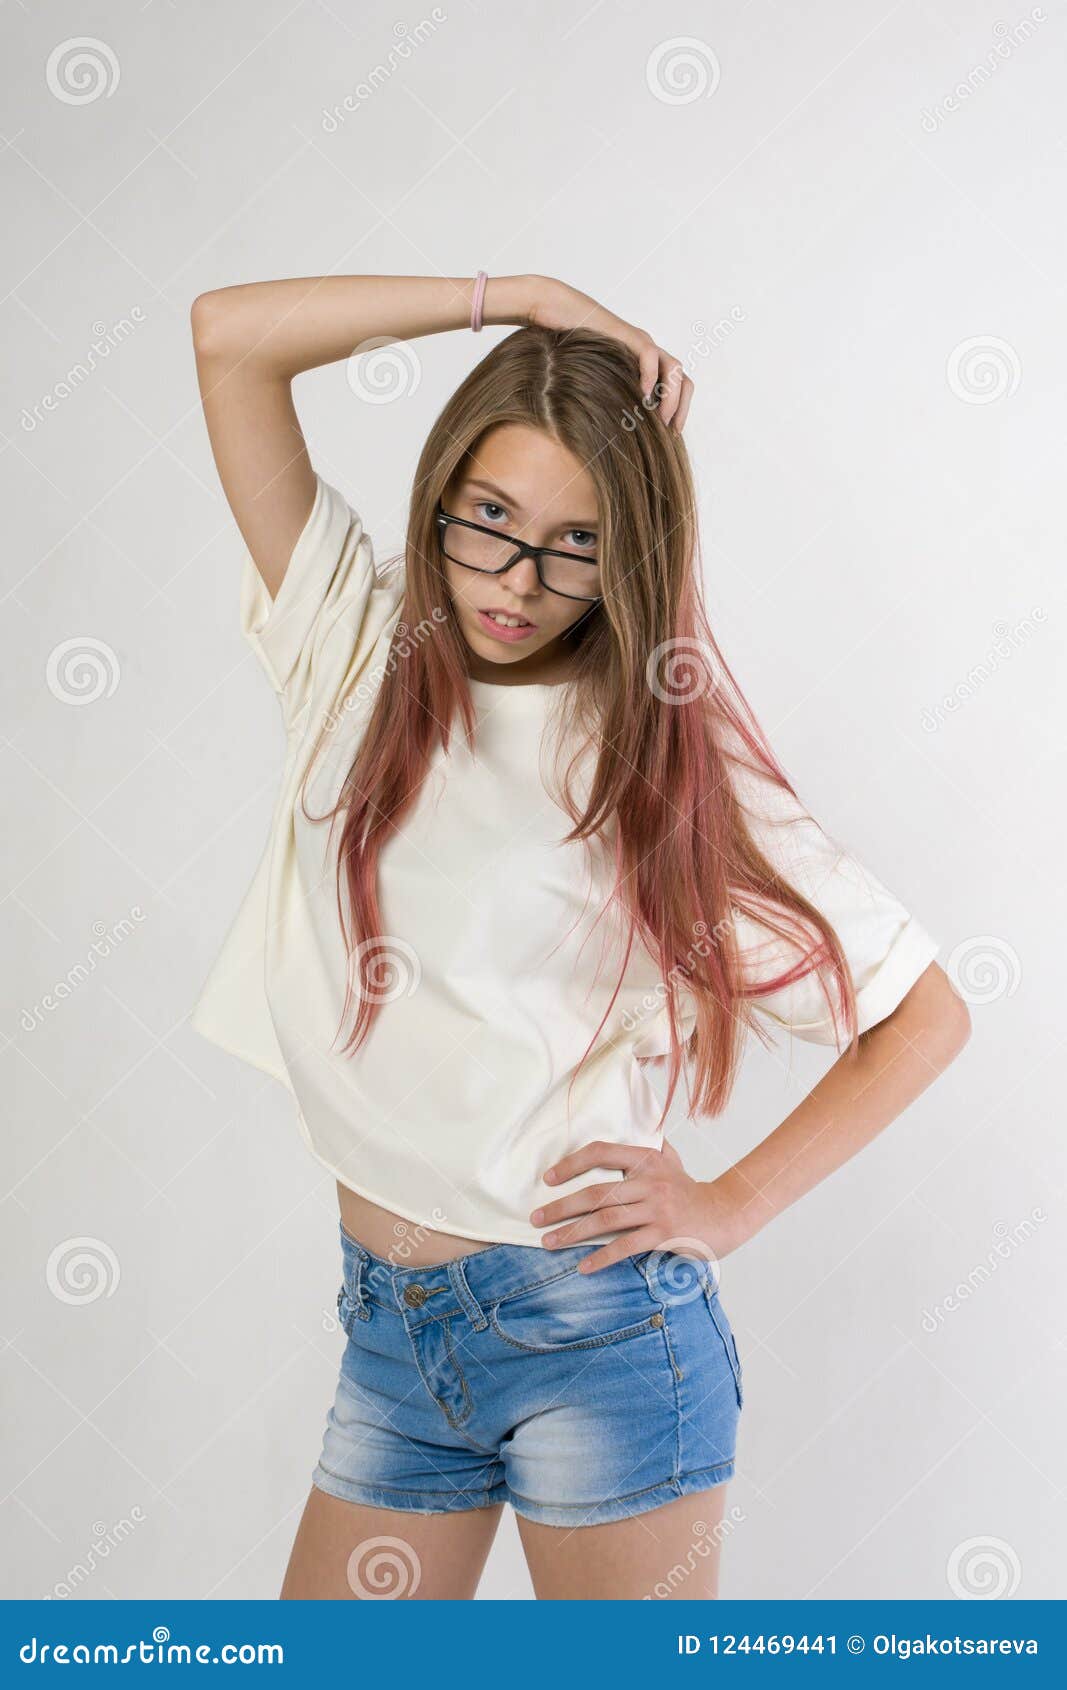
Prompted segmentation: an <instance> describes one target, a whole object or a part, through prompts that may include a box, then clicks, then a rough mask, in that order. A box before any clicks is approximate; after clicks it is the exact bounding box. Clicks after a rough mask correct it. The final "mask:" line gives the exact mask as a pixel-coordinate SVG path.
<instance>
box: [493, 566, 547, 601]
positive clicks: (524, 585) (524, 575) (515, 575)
mask: <svg viewBox="0 0 1067 1690" xmlns="http://www.w3.org/2000/svg"><path fill="white" fill-rule="evenodd" d="M500 579H501V581H503V582H505V583H506V584H507V586H508V587H509V588H510V589H511V591H512V592H513V593H514V594H515V596H516V598H525V597H526V596H527V595H528V594H530V593H536V592H539V591H540V588H541V583H540V581H539V580H538V578H537V564H536V563H535V562H534V560H533V558H532V557H520V558H519V560H518V562H517V563H513V564H512V566H511V568H510V569H505V571H504V573H503V575H501V577H500Z"/></svg>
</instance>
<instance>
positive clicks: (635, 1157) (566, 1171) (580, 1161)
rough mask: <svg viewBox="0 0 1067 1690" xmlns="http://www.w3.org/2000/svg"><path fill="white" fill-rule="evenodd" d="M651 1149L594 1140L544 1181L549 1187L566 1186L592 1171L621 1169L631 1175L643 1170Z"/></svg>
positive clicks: (547, 1173)
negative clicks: (571, 1180) (597, 1169)
mask: <svg viewBox="0 0 1067 1690" xmlns="http://www.w3.org/2000/svg"><path fill="white" fill-rule="evenodd" d="M648 1154H649V1152H648V1150H647V1149H646V1148H645V1147H643V1146H642V1145H639V1144H606V1143H605V1142H604V1140H603V1139H600V1138H594V1139H591V1140H590V1142H589V1143H588V1144H583V1145H581V1146H580V1147H579V1148H578V1149H577V1150H572V1151H570V1152H569V1153H568V1155H566V1156H562V1157H560V1160H559V1161H558V1162H553V1164H552V1166H551V1167H550V1168H546V1169H545V1171H544V1173H543V1174H542V1175H541V1178H542V1179H543V1180H545V1181H546V1183H547V1184H548V1185H563V1184H564V1182H565V1181H566V1180H569V1179H574V1177H575V1175H576V1174H585V1173H588V1171H589V1169H590V1168H621V1169H622V1171H623V1173H625V1174H628V1173H630V1172H631V1171H632V1170H633V1169H634V1168H637V1167H640V1165H641V1163H642V1162H643V1160H644V1158H645V1157H646V1156H647V1155H648Z"/></svg>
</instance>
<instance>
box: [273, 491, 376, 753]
mask: <svg viewBox="0 0 1067 1690" xmlns="http://www.w3.org/2000/svg"><path fill="white" fill-rule="evenodd" d="M377 584H378V576H377V573H376V570H375V564H374V552H373V546H372V543H371V539H370V536H369V535H368V534H367V533H366V532H365V530H364V527H363V523H362V520H361V519H360V517H359V516H358V515H357V513H356V512H355V511H354V510H353V509H352V508H351V506H350V505H349V503H348V501H347V500H346V499H345V497H344V495H343V494H342V493H340V492H338V490H337V488H336V487H332V486H331V485H330V483H329V482H328V481H324V480H323V479H322V477H321V476H320V475H318V474H316V476H315V498H314V502H313V504H312V507H311V511H310V514H309V516H308V519H307V521H306V523H305V524H304V527H303V529H302V531H301V533H300V535H299V537H298V538H297V541H296V544H295V546H294V548H293V552H292V555H291V557H290V560H289V565H288V567H287V569H286V572H285V575H284V577H283V579H282V584H281V586H280V588H279V589H278V594H277V597H276V598H274V599H273V600H272V599H271V596H270V594H269V593H268V591H267V588H266V586H265V584H264V582H263V579H262V577H261V576H260V573H259V571H258V569H257V568H256V566H255V563H254V562H253V561H252V558H251V556H250V555H249V554H248V553H246V554H245V560H244V571H243V574H242V577H241V596H240V621H241V632H242V634H243V635H244V637H245V639H246V640H247V641H248V643H249V645H250V646H251V647H252V650H253V651H254V652H255V654H256V656H257V658H258V659H259V661H260V663H261V665H262V666H263V669H264V670H265V671H266V674H267V678H268V679H269V681H270V683H271V686H272V687H273V688H274V690H275V692H276V693H277V694H278V696H279V699H280V700H281V705H282V713H283V716H284V718H285V720H286V722H287V724H291V723H292V722H294V721H295V720H296V718H297V716H299V714H300V713H301V711H302V709H303V708H304V706H305V705H306V704H307V703H308V702H309V700H310V699H311V697H312V694H313V693H314V691H315V688H316V684H317V681H318V670H319V667H320V655H321V652H322V649H323V646H324V644H325V641H326V640H327V638H328V637H329V636H330V634H331V632H332V631H333V630H334V629H335V628H336V627H337V625H338V623H343V624H344V632H343V636H342V635H340V634H339V635H338V638H339V640H340V639H341V638H342V637H343V639H344V640H345V641H348V642H349V645H350V647H351V645H352V644H354V643H355V640H356V639H357V638H358V636H359V633H360V630H361V627H362V624H363V620H364V617H365V615H366V611H367V607H368V605H369V603H370V600H371V595H372V593H373V591H374V589H375V587H376V585H377Z"/></svg>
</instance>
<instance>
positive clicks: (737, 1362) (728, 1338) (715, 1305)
mask: <svg viewBox="0 0 1067 1690" xmlns="http://www.w3.org/2000/svg"><path fill="white" fill-rule="evenodd" d="M704 1301H705V1302H706V1303H707V1306H708V1311H709V1313H710V1314H711V1318H712V1321H713V1323H714V1325H715V1330H716V1332H717V1333H718V1334H719V1337H720V1339H721V1340H722V1347H723V1353H724V1354H725V1356H726V1360H727V1362H728V1363H729V1366H730V1372H731V1373H732V1375H733V1381H734V1391H735V1393H736V1395H737V1406H738V1408H741V1407H742V1405H743V1404H744V1400H745V1372H744V1368H743V1367H742V1366H741V1357H740V1355H739V1353H738V1349H737V1339H736V1338H735V1337H734V1329H733V1327H732V1326H731V1325H730V1318H729V1316H728V1314H727V1313H726V1310H725V1309H724V1308H723V1306H722V1303H721V1302H720V1300H719V1293H718V1292H717V1291H713V1290H712V1288H711V1285H710V1283H708V1284H706V1285H705V1286H704Z"/></svg>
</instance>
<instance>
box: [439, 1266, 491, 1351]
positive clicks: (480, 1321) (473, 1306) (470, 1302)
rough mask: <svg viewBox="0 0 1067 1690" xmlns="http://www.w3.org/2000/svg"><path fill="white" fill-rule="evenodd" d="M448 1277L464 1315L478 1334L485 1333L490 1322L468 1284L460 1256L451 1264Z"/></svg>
mask: <svg viewBox="0 0 1067 1690" xmlns="http://www.w3.org/2000/svg"><path fill="white" fill-rule="evenodd" d="M448 1277H449V1279H450V1280H451V1282H452V1289H453V1291H454V1292H455V1293H456V1296H457V1297H458V1298H459V1302H460V1306H461V1308H462V1309H463V1312H464V1314H465V1315H466V1316H467V1317H468V1319H469V1320H470V1323H471V1325H472V1326H473V1327H474V1330H475V1331H476V1332H484V1330H485V1328H486V1327H487V1326H488V1325H489V1322H488V1320H487V1319H486V1317H485V1315H484V1314H483V1313H482V1306H481V1304H480V1303H479V1301H478V1299H477V1297H476V1296H475V1295H474V1292H473V1291H472V1290H471V1288H470V1286H469V1285H468V1284H467V1275H466V1274H465V1273H464V1271H463V1262H462V1259H461V1258H460V1257H459V1256H456V1257H454V1258H453V1260H452V1261H450V1262H449V1264H448Z"/></svg>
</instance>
